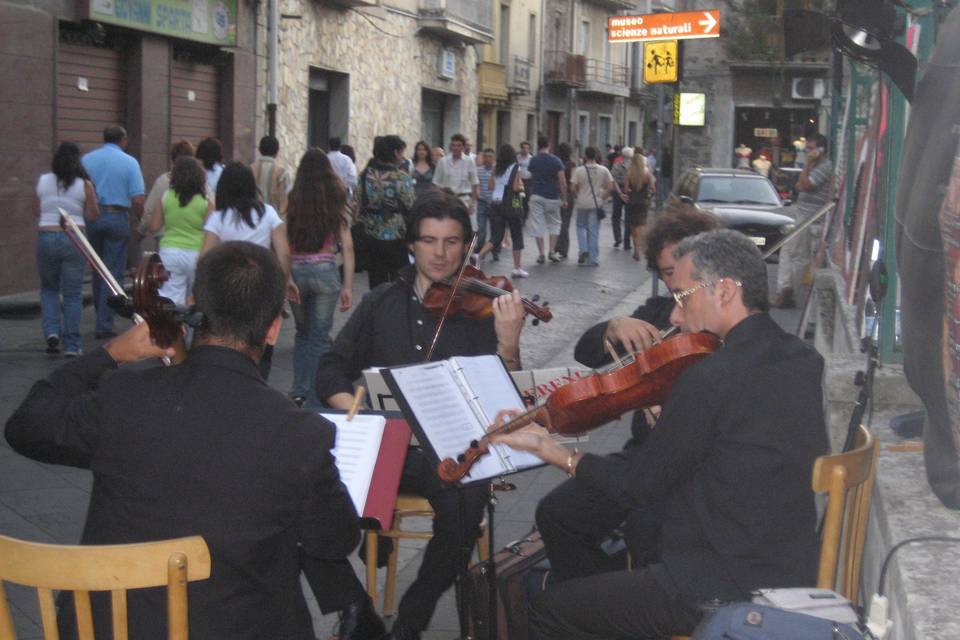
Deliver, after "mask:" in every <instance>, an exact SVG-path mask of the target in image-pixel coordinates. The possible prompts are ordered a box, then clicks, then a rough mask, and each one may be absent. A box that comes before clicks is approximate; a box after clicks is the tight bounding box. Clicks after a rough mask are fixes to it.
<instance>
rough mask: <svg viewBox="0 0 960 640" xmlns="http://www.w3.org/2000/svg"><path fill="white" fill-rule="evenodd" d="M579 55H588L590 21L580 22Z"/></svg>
mask: <svg viewBox="0 0 960 640" xmlns="http://www.w3.org/2000/svg"><path fill="white" fill-rule="evenodd" d="M580 55H582V56H586V57H589V56H590V21H589V20H584V21H583V22H581V23H580Z"/></svg>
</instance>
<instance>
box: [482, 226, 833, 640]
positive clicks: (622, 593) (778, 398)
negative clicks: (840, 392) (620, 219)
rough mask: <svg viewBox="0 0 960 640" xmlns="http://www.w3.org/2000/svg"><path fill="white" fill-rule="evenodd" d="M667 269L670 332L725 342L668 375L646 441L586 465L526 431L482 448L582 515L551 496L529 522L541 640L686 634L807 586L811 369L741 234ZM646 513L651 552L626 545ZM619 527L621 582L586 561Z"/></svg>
mask: <svg viewBox="0 0 960 640" xmlns="http://www.w3.org/2000/svg"><path fill="white" fill-rule="evenodd" d="M670 257H671V258H672V260H673V264H672V266H673V273H672V275H671V276H669V279H670V288H671V291H672V292H673V299H674V305H673V309H672V311H671V313H670V322H671V324H673V325H675V326H679V327H680V329H681V331H683V332H689V333H699V332H708V333H710V334H713V335H714V336H716V337H717V338H720V339H721V340H723V341H724V343H723V346H722V347H720V348H719V349H717V350H716V351H715V352H714V353H712V354H711V355H709V356H707V357H705V358H703V359H702V360H700V361H699V362H697V363H696V364H694V365H692V366H690V367H689V368H687V369H686V370H685V371H684V372H683V373H682V374H681V375H680V377H679V378H678V379H677V381H676V383H675V384H674V385H673V387H672V389H671V391H670V393H669V396H668V399H667V401H666V402H665V404H664V405H663V410H662V412H661V413H660V416H659V419H658V420H657V424H656V426H655V428H653V429H652V430H651V431H650V432H649V435H648V436H647V439H646V442H644V443H643V444H642V445H637V446H633V447H630V448H628V449H627V450H626V451H624V452H623V453H621V454H615V455H608V456H598V455H593V454H582V453H580V452H579V451H577V450H576V449H572V450H570V449H566V448H564V447H562V446H561V445H559V444H558V443H556V442H555V441H554V440H553V439H552V438H550V437H549V434H548V433H547V431H546V430H545V429H544V428H542V427H541V426H539V425H529V426H526V427H524V428H523V429H519V430H517V431H514V432H513V433H510V434H508V435H498V436H495V437H493V438H492V440H493V441H494V442H502V443H504V444H507V445H509V446H511V447H513V448H515V449H521V450H525V451H531V452H533V453H534V454H536V455H537V456H539V457H540V458H541V459H543V460H544V461H545V462H547V463H549V464H552V465H554V466H556V467H558V468H560V469H561V470H563V471H566V472H567V473H568V474H569V475H570V476H571V477H572V478H573V479H572V481H570V482H569V483H567V484H565V485H563V486H564V487H566V486H568V485H572V486H574V487H575V488H576V494H575V495H576V496H579V497H580V498H581V499H580V501H579V502H577V503H575V504H574V503H570V504H568V505H567V509H572V508H579V509H581V510H582V511H584V512H585V513H578V514H577V517H576V518H566V519H564V518H563V517H562V514H558V513H557V509H556V503H557V501H558V500H557V495H556V493H557V492H555V493H554V494H551V495H550V496H548V497H547V498H546V499H545V500H544V503H541V506H540V508H539V509H538V510H537V523H538V525H539V526H540V530H541V533H542V534H543V540H544V544H545V545H546V550H547V555H548V557H549V559H550V561H551V565H552V567H553V573H552V574H551V575H552V576H553V578H554V580H555V583H554V584H552V585H551V586H549V587H548V588H547V589H546V591H545V592H544V593H543V594H542V595H541V596H540V597H539V598H537V599H536V600H534V602H533V603H532V609H531V621H532V624H533V625H534V627H535V628H536V629H537V631H538V632H539V634H540V637H541V638H544V639H545V640H553V639H560V638H563V639H564V640H569V639H591V640H592V639H600V638H623V637H630V638H643V639H647V638H649V639H654V638H662V637H669V636H671V635H689V634H690V633H691V632H692V631H693V628H694V627H695V626H696V624H697V622H698V621H699V620H700V618H701V617H702V615H703V613H702V606H703V605H704V604H705V603H716V602H721V603H722V602H732V601H744V600H749V599H750V592H751V591H753V590H754V589H757V588H761V587H771V588H776V587H801V586H813V585H814V584H815V582H816V571H817V558H818V543H817V535H816V507H815V503H814V494H813V491H812V490H811V488H810V470H811V469H812V468H813V463H814V460H815V459H816V458H817V457H818V456H820V455H822V454H824V453H826V451H827V437H826V426H825V420H824V415H823V406H822V400H823V398H822V388H821V379H822V375H823V358H821V357H820V355H819V354H817V352H816V351H815V350H814V349H813V348H812V347H810V346H809V345H807V344H805V343H804V342H803V341H802V340H800V339H799V338H797V337H796V336H793V335H791V334H788V333H786V332H784V331H783V330H782V329H781V328H780V327H779V326H778V325H777V324H776V322H774V320H773V319H772V318H771V317H770V315H769V313H768V309H769V303H768V298H767V293H768V289H767V269H766V264H765V263H764V260H763V257H762V256H761V255H760V251H759V250H758V249H757V247H756V246H755V245H754V244H753V243H752V242H751V241H750V239H749V238H747V237H746V236H744V235H743V234H740V233H738V232H736V231H731V230H716V231H710V232H706V233H700V234H698V235H696V236H692V237H688V238H685V239H683V240H681V241H680V242H679V243H678V244H676V246H675V248H674V249H673V251H672V254H671V256H670ZM661 266H668V265H661ZM498 421H502V418H498ZM558 491H559V490H558ZM567 495H568V496H569V495H570V494H569V493H568V494H567ZM551 501H552V502H551ZM546 507H549V508H546ZM644 512H646V514H645V517H646V522H649V521H650V519H651V517H652V518H653V519H654V520H655V521H656V522H657V523H658V524H659V531H658V532H657V533H658V535H656V537H655V540H654V542H653V544H655V548H654V549H653V550H651V549H644V548H642V545H644V544H650V540H649V539H647V540H644V539H641V540H639V541H638V540H631V537H630V534H631V532H630V526H629V525H630V522H631V518H633V517H634V516H635V515H636V514H638V513H639V514H643V513H644ZM551 518H553V519H551ZM591 518H592V520H590V521H589V522H588V520H589V519H591ZM624 521H626V522H627V524H628V526H627V529H626V535H627V543H628V546H629V547H630V548H631V550H633V551H634V563H633V570H632V571H626V570H623V566H622V565H621V566H620V567H614V566H611V565H610V562H609V559H608V558H607V557H606V555H605V554H604V553H603V551H602V549H601V548H600V540H601V539H602V538H601V536H603V535H605V534H609V533H610V530H611V529H612V528H613V527H616V526H619V524H620V523H622V522H624ZM588 525H592V526H588ZM603 525H606V526H607V527H609V528H608V530H607V531H606V532H604V531H603V530H602V529H603ZM638 543H639V544H638ZM638 547H641V548H638Z"/></svg>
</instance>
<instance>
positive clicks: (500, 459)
mask: <svg viewBox="0 0 960 640" xmlns="http://www.w3.org/2000/svg"><path fill="white" fill-rule="evenodd" d="M383 376H384V379H385V380H386V381H387V384H388V385H389V386H390V389H391V391H393V394H394V396H395V397H396V398H397V399H398V400H399V404H400V408H401V409H402V410H403V413H404V415H405V416H406V417H407V420H408V422H409V423H410V426H411V427H412V428H413V429H414V431H415V432H416V433H417V437H418V439H419V440H420V443H421V444H424V443H426V444H427V445H428V450H430V451H431V453H432V454H433V457H435V458H436V460H435V461H434V462H439V461H440V460H442V459H444V458H453V459H454V460H455V459H456V458H457V456H458V455H460V454H461V453H463V452H464V451H465V450H466V449H468V448H469V447H470V443H471V442H472V441H474V440H479V439H480V438H482V437H483V435H484V434H485V433H486V427H487V426H489V425H491V424H493V421H494V419H495V418H496V416H497V413H498V412H499V411H501V410H504V409H517V410H520V411H523V410H524V405H523V399H522V398H521V397H520V393H519V392H518V391H517V388H516V386H515V385H514V383H513V379H512V378H511V377H510V374H509V373H508V372H507V370H506V368H505V367H504V366H503V362H502V361H501V360H500V358H498V357H497V356H493V355H490V356H473V357H454V358H450V359H449V360H442V361H439V362H428V363H425V364H418V365H411V366H406V367H394V368H390V369H385V370H383ZM542 464H543V461H542V460H540V458H538V457H536V456H535V455H533V454H531V453H526V452H523V451H516V450H515V449H511V448H510V447H507V446H505V445H493V446H491V448H490V455H486V456H482V457H481V458H480V459H479V460H478V461H477V463H476V464H475V465H474V466H473V468H472V469H471V471H470V473H469V474H468V475H467V476H466V477H465V478H464V479H463V483H464V484H466V483H470V482H476V481H479V480H486V479H488V478H493V477H496V476H501V475H505V474H509V473H514V472H517V471H521V470H523V469H529V468H531V467H536V466H540V465H542Z"/></svg>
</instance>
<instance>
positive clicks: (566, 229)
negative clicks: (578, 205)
mask: <svg viewBox="0 0 960 640" xmlns="http://www.w3.org/2000/svg"><path fill="white" fill-rule="evenodd" d="M568 199H569V198H568ZM572 217H573V207H569V206H564V207H562V208H561V209H560V234H559V235H558V236H557V246H556V247H555V249H556V251H557V253H559V254H560V255H562V256H563V257H566V256H567V252H568V251H570V218H572Z"/></svg>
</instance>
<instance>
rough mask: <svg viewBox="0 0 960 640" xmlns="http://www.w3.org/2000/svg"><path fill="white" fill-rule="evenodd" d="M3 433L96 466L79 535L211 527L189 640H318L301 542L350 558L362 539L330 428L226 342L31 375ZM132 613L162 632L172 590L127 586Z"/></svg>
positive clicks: (94, 539) (133, 620) (146, 631)
mask: <svg viewBox="0 0 960 640" xmlns="http://www.w3.org/2000/svg"><path fill="white" fill-rule="evenodd" d="M6 437H7V441H8V442H9V443H10V445H11V446H12V447H13V448H14V449H15V450H17V451H19V452H20V453H22V454H24V455H26V456H29V457H31V458H34V459H35V460H39V461H41V462H50V463H55V464H67V465H72V466H77V467H84V468H90V469H91V470H92V471H93V476H94V483H93V492H92V495H91V499H90V508H89V511H88V513H87V522H86V525H85V527H84V531H83V536H82V539H81V542H82V543H83V544H122V543H130V542H142V541H149V540H159V539H165V538H175V537H181V536H189V535H201V536H203V538H204V539H205V540H206V542H207V545H208V546H209V548H210V554H211V560H212V569H211V574H210V578H209V580H205V581H200V582H195V583H191V585H190V635H191V636H192V637H195V638H224V639H228V638H229V639H234V638H250V639H254V638H280V637H283V638H298V639H299V638H304V639H305V638H313V629H312V624H311V619H310V615H309V612H308V610H307V608H306V603H305V601H304V598H303V592H302V590H301V587H300V581H299V574H300V564H299V556H298V543H300V544H302V548H303V551H304V552H305V553H308V554H310V555H313V556H315V557H318V558H325V559H342V558H344V557H346V556H347V554H349V553H350V552H351V551H352V550H353V549H354V547H355V546H356V545H357V543H358V541H359V529H358V522H357V516H356V512H355V510H354V507H353V504H352V502H351V501H350V498H349V496H348V495H347V492H346V489H345V488H344V486H343V484H342V483H341V482H340V480H339V475H338V473H337V468H336V467H335V466H334V460H333V456H332V455H331V454H330V449H331V448H332V447H333V444H334V428H333V425H331V424H330V423H329V422H327V421H326V420H324V419H323V418H321V417H320V416H318V415H316V414H313V413H310V412H308V411H304V410H301V409H298V408H296V406H295V405H294V404H293V403H291V402H290V401H289V400H288V399H286V398H285V397H284V396H283V395H282V394H280V393H278V392H277V391H275V390H273V389H271V388H270V387H268V386H267V385H266V384H265V383H264V381H263V379H262V378H261V377H260V374H259V373H258V371H257V366H256V365H255V364H254V362H253V361H252V360H250V359H249V358H248V357H246V356H245V355H243V354H241V353H240V352H238V351H234V350H232V349H228V348H225V347H216V346H201V347H196V348H193V349H191V350H190V353H189V356H188V358H187V360H186V361H185V362H184V363H183V364H180V365H178V366H174V367H156V368H152V369H141V370H136V369H131V368H124V369H119V370H118V369H117V367H116V364H115V363H114V361H113V360H112V359H111V358H110V356H109V355H108V354H107V352H106V351H104V350H103V349H97V350H96V351H94V352H92V353H90V354H89V355H87V356H84V357H82V358H78V359H77V360H75V361H72V362H69V363H67V364H66V365H64V366H63V367H61V368H60V369H58V370H57V371H55V372H54V373H53V374H52V375H51V376H50V377H48V378H47V379H45V380H41V381H40V382H38V383H36V384H35V385H34V386H33V388H32V389H31V391H30V394H29V395H28V396H27V399H26V400H25V401H24V402H23V404H22V405H21V406H20V407H19V408H18V409H17V411H16V412H15V413H14V414H13V416H11V418H10V420H9V421H8V422H7V425H6ZM65 600H66V601H67V602H69V603H71V604H72V598H67V599H65ZM61 604H63V603H61ZM94 604H95V614H96V619H97V620H98V637H109V629H110V623H109V614H108V609H107V608H106V606H101V605H106V604H107V599H106V598H105V599H104V600H102V601H95V603H94ZM71 609H72V606H69V605H68V606H67V607H62V608H61V625H69V624H70V622H69V620H70V618H71V617H72V611H70V610H71ZM129 622H130V636H131V637H135V638H165V637H166V630H165V627H166V606H165V595H164V590H160V589H147V590H137V591H132V592H130V594H129ZM65 635H66V636H70V635H72V634H70V632H69V630H68V631H67V633H66V634H65Z"/></svg>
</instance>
